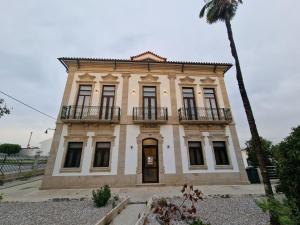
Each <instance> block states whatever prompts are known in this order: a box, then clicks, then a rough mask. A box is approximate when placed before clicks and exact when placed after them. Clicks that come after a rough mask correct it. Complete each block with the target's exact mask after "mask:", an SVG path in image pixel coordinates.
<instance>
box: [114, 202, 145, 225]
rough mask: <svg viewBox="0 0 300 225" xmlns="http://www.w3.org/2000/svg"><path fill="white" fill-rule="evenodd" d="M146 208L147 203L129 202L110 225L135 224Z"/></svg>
mask: <svg viewBox="0 0 300 225" xmlns="http://www.w3.org/2000/svg"><path fill="white" fill-rule="evenodd" d="M145 208H146V204H129V205H128V206H127V207H126V208H125V209H124V210H123V211H122V212H121V214H119V215H118V216H117V217H116V218H115V219H114V220H113V221H112V222H111V223H110V225H134V224H135V223H136V222H137V220H138V219H139V215H141V214H142V213H143V211H144V209H145Z"/></svg>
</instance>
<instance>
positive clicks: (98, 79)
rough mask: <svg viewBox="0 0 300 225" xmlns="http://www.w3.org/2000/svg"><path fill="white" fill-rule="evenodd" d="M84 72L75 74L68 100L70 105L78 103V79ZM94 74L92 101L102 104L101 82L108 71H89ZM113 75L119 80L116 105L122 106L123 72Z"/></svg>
mask: <svg viewBox="0 0 300 225" xmlns="http://www.w3.org/2000/svg"><path fill="white" fill-rule="evenodd" d="M83 74H84V72H80V73H77V72H76V73H75V75H74V80H73V83H72V89H71V93H70V98H69V100H68V105H74V104H76V98H77V95H78V89H77V86H78V85H77V81H79V76H80V75H83ZM89 74H90V75H92V76H95V79H94V81H95V83H94V85H95V86H94V90H93V93H92V101H91V106H100V104H101V103H100V101H101V94H102V90H101V89H100V86H101V85H100V84H101V81H102V77H103V76H106V75H108V73H89ZM112 75H113V76H116V77H118V80H117V82H119V83H118V85H117V89H116V97H115V105H116V106H119V107H120V106H121V101H122V89H123V78H122V76H121V74H115V73H112Z"/></svg>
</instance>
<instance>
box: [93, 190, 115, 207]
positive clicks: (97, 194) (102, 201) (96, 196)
mask: <svg viewBox="0 0 300 225" xmlns="http://www.w3.org/2000/svg"><path fill="white" fill-rule="evenodd" d="M110 197H111V191H110V188H109V186H108V185H104V186H102V187H101V188H100V189H98V190H96V191H95V190H93V192H92V200H93V201H94V204H95V206H96V207H103V206H105V205H106V203H107V202H108V200H109V199H110Z"/></svg>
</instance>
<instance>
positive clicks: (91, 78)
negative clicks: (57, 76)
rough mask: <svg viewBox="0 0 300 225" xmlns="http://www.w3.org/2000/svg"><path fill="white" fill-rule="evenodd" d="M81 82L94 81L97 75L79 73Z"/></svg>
mask: <svg viewBox="0 0 300 225" xmlns="http://www.w3.org/2000/svg"><path fill="white" fill-rule="evenodd" d="M78 77H79V82H94V80H95V79H96V76H93V75H90V74H89V73H85V74H82V75H79V76H78Z"/></svg>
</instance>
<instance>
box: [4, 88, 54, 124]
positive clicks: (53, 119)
mask: <svg viewBox="0 0 300 225" xmlns="http://www.w3.org/2000/svg"><path fill="white" fill-rule="evenodd" d="M0 92H1V93H2V94H4V95H6V96H7V97H9V98H11V99H13V100H15V101H17V102H19V103H21V104H22V105H25V106H27V107H28V108H30V109H32V110H34V111H36V112H39V113H41V114H43V115H44V116H47V117H49V118H51V119H53V120H56V119H55V118H54V117H53V116H50V115H48V114H46V113H43V112H42V111H40V110H38V109H36V108H33V107H32V106H30V105H28V104H26V103H24V102H22V101H21V100H18V99H16V98H14V97H12V96H10V95H9V94H6V93H4V92H3V91H1V90H0Z"/></svg>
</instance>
